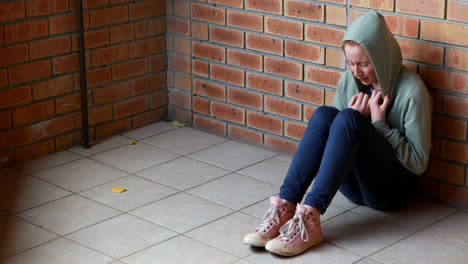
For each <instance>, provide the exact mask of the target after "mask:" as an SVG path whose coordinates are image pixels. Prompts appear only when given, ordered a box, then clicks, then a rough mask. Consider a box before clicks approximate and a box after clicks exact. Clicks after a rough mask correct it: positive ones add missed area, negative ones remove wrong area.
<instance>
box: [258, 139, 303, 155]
mask: <svg viewBox="0 0 468 264" xmlns="http://www.w3.org/2000/svg"><path fill="white" fill-rule="evenodd" d="M264 141H265V142H264V143H263V144H264V145H265V147H266V148H269V149H272V150H274V151H279V152H283V153H289V154H291V155H293V154H294V153H295V152H296V150H297V147H298V145H299V144H298V143H296V142H293V141H290V140H286V139H283V138H279V137H274V136H270V135H265V139H264Z"/></svg>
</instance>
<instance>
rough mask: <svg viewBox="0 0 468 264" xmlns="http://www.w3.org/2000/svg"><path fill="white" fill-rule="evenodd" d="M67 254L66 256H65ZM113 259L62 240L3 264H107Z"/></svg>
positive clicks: (29, 251) (31, 250)
mask: <svg viewBox="0 0 468 264" xmlns="http://www.w3.org/2000/svg"><path fill="white" fill-rule="evenodd" d="M64 252H66V254H64ZM111 261H112V258H110V257H108V256H106V255H103V254H101V253H98V252H96V251H93V250H91V249H89V248H86V247H84V246H81V245H79V244H76V243H74V242H72V241H70V240H68V239H65V238H60V239H57V240H54V241H51V242H48V243H45V244H43V245H41V246H39V247H36V248H33V249H30V250H28V251H25V252H23V253H21V254H19V255H16V256H14V257H12V258H9V259H6V260H4V261H2V262H0V263H1V264H63V263H67V264H105V263H109V262H111Z"/></svg>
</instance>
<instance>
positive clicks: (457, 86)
mask: <svg viewBox="0 0 468 264" xmlns="http://www.w3.org/2000/svg"><path fill="white" fill-rule="evenodd" d="M450 77H451V81H450V84H449V87H451V89H452V90H454V91H460V92H462V93H465V94H466V93H468V75H467V74H461V73H455V72H454V73H451V74H450Z"/></svg>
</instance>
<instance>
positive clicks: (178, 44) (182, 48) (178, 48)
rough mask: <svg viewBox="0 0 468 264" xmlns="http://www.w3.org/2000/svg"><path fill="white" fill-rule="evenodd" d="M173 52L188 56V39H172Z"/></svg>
mask: <svg viewBox="0 0 468 264" xmlns="http://www.w3.org/2000/svg"><path fill="white" fill-rule="evenodd" d="M174 51H175V52H176V53H179V54H182V55H187V56H190V39H185V38H174Z"/></svg>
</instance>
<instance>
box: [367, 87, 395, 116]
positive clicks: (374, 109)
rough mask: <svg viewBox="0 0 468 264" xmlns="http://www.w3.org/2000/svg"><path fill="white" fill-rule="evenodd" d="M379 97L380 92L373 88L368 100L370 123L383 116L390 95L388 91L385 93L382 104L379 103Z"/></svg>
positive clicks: (380, 95)
mask: <svg viewBox="0 0 468 264" xmlns="http://www.w3.org/2000/svg"><path fill="white" fill-rule="evenodd" d="M381 98H382V92H381V91H377V90H374V92H373V93H372V96H371V98H370V100H369V105H370V112H371V119H372V123H374V122H375V121H377V120H380V119H382V118H384V117H385V112H386V111H387V107H388V104H389V103H390V96H389V95H388V93H387V94H385V96H384V100H383V103H382V104H380V99H381Z"/></svg>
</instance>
